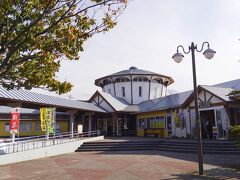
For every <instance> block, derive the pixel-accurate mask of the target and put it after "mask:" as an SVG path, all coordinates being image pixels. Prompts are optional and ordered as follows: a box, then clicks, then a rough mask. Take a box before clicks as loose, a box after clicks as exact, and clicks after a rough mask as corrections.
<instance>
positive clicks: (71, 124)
mask: <svg viewBox="0 0 240 180" xmlns="http://www.w3.org/2000/svg"><path fill="white" fill-rule="evenodd" d="M73 121H74V113H73V112H72V113H71V114H70V132H71V134H72V138H73V124H74V123H73Z"/></svg>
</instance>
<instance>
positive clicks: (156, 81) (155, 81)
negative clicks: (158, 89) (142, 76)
mask: <svg viewBox="0 0 240 180" xmlns="http://www.w3.org/2000/svg"><path fill="white" fill-rule="evenodd" d="M152 82H153V83H159V84H162V79H153V80H152Z"/></svg>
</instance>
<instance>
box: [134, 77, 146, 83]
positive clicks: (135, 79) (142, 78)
mask: <svg viewBox="0 0 240 180" xmlns="http://www.w3.org/2000/svg"><path fill="white" fill-rule="evenodd" d="M133 81H135V82H147V81H148V78H146V77H136V78H134V79H133Z"/></svg>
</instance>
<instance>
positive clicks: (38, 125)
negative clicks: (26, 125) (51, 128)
mask: <svg viewBox="0 0 240 180" xmlns="http://www.w3.org/2000/svg"><path fill="white" fill-rule="evenodd" d="M35 131H42V128H41V123H36V124H35Z"/></svg>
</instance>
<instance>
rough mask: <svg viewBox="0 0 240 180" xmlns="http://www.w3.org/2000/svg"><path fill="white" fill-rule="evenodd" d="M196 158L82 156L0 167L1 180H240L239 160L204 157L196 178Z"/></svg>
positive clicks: (148, 154) (150, 153)
mask: <svg viewBox="0 0 240 180" xmlns="http://www.w3.org/2000/svg"><path fill="white" fill-rule="evenodd" d="M197 169H198V164H197V163H196V155H194V154H183V153H170V152H160V151H138V152H136V151H129V152H127V151H126V152H81V153H77V152H76V153H69V154H64V155H59V156H54V157H50V158H43V159H38V160H32V161H26V162H21V163H15V164H9V165H4V166H0V179H9V180H10V179H24V180H26V179H34V180H36V179H41V180H42V179H82V180H85V179H87V180H97V179H103V180H118V179H119V180H120V179H121V180H128V179H129V180H130V179H131V180H141V179H147V180H150V179H151V180H155V179H166V180H167V179H169V180H170V179H240V157H239V156H234V155H228V156H226V155H225V156H223V155H205V156H204V169H205V175H204V176H203V177H199V176H198V175H197Z"/></svg>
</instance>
